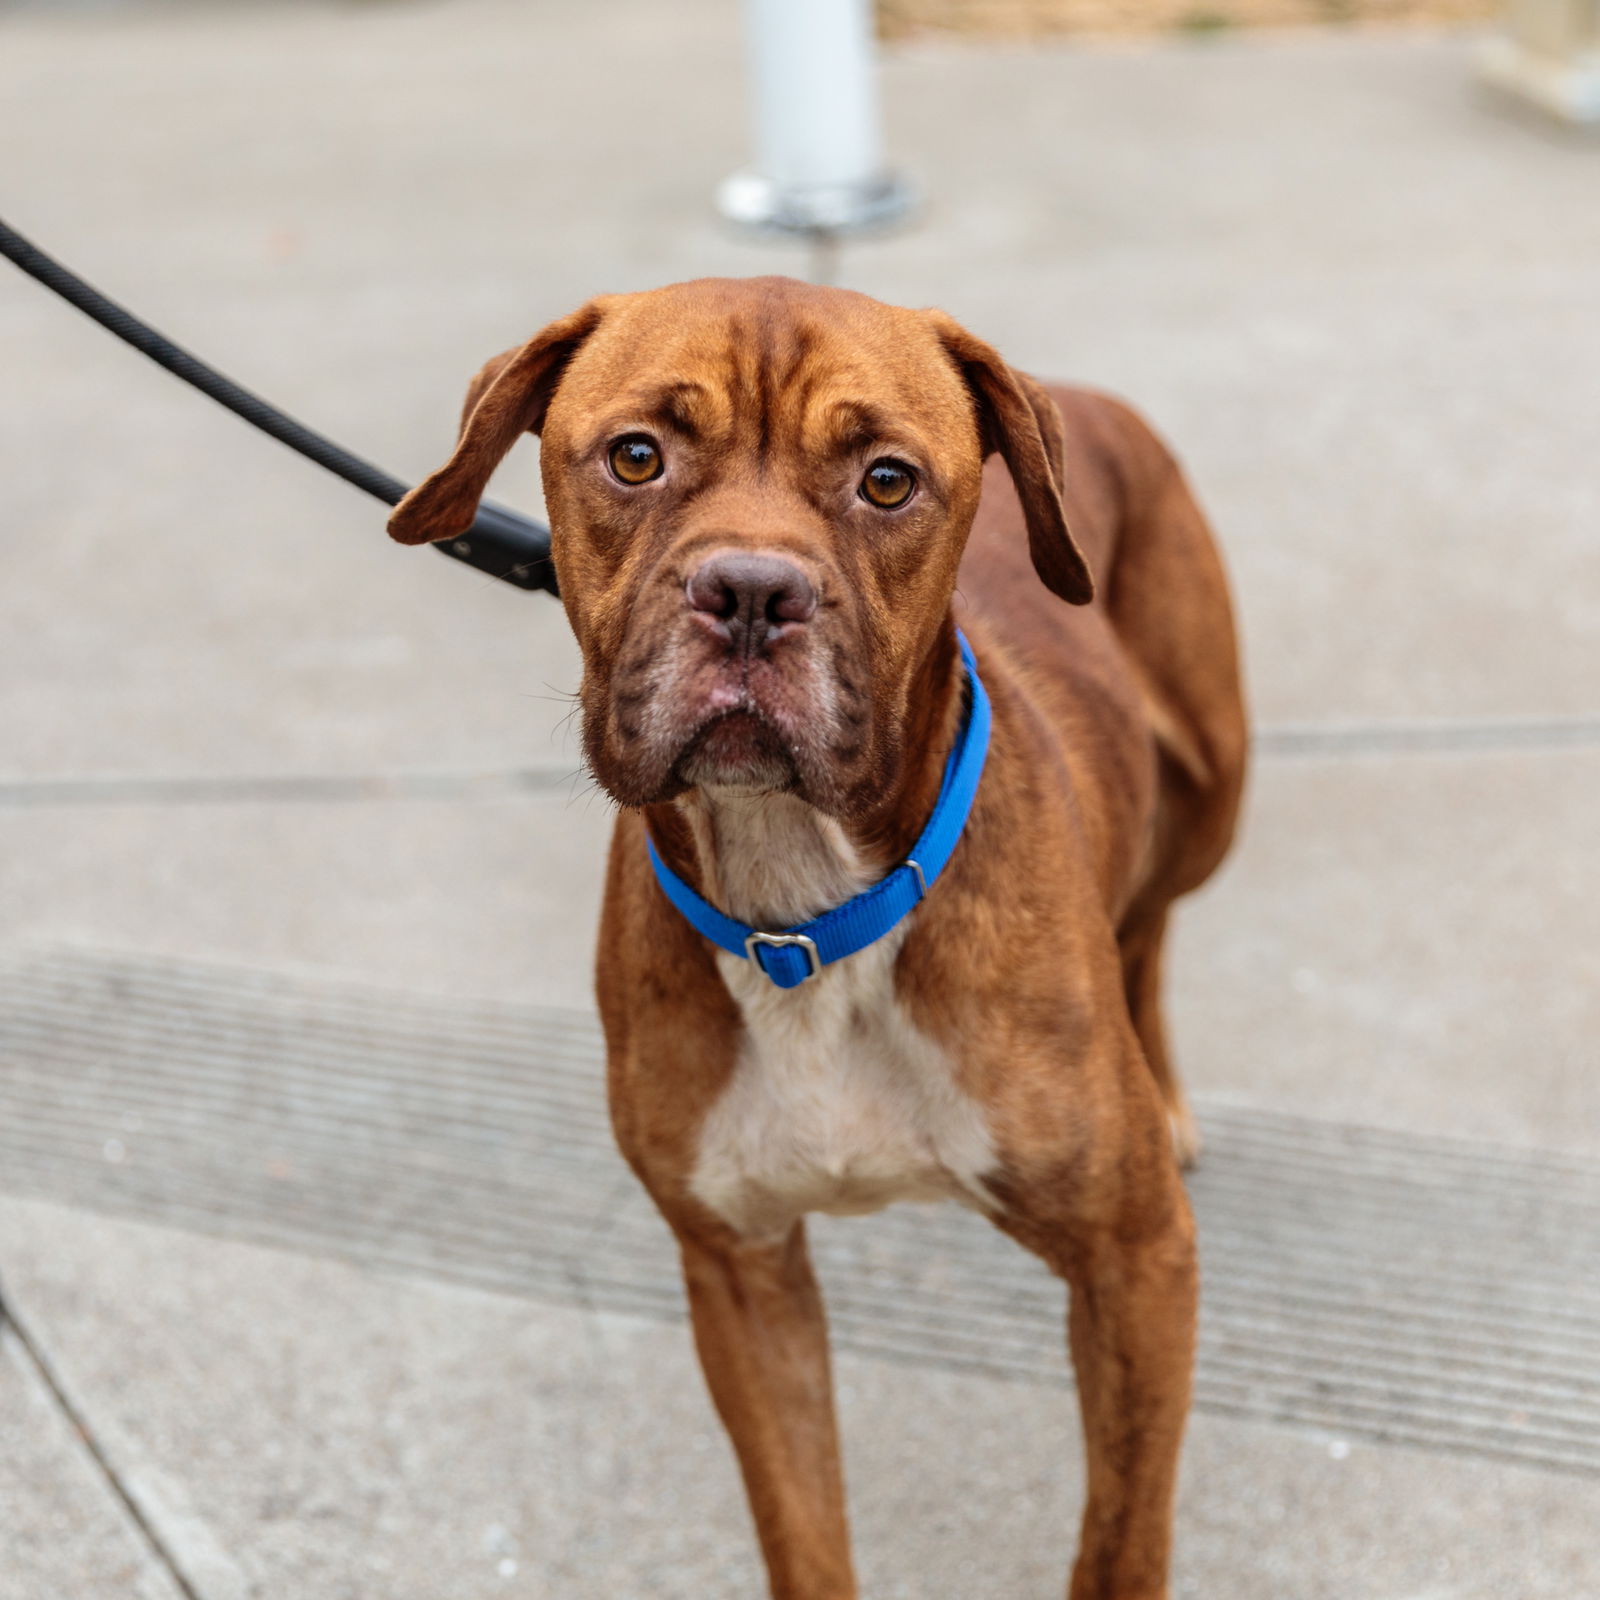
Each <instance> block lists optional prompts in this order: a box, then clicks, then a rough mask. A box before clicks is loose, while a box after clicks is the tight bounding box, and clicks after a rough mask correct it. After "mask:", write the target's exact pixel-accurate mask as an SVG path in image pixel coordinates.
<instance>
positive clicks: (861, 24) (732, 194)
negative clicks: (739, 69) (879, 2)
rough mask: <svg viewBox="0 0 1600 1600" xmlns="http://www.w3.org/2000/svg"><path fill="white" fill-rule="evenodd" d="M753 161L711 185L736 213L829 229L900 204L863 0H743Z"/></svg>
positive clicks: (891, 211)
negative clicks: (888, 161)
mask: <svg viewBox="0 0 1600 1600" xmlns="http://www.w3.org/2000/svg"><path fill="white" fill-rule="evenodd" d="M745 26H746V33H747V45H748V51H749V60H750V94H751V100H752V110H753V112H754V121H755V135H756V165H755V167H754V169H753V170H751V171H746V172H739V173H735V174H734V176H733V177H731V178H729V179H728V180H727V181H726V182H725V183H724V184H723V185H722V187H721V189H720V190H719V191H718V196H717V199H718V203H719V205H720V206H721V208H722V210H723V212H724V213H725V214H726V215H727V216H730V217H732V218H734V219H735V220H736V221H739V222H745V223H753V224H756V225H758V226H762V227H776V228H782V229H786V230H790V231H798V232H807V233H819V232H821V233H833V232H840V231H846V230H850V229H854V228H860V227H865V226H869V225H871V224H873V223H879V222H885V221H888V220H889V219H890V218H891V217H894V216H896V215H898V214H899V213H900V212H902V211H903V210H904V209H905V208H906V205H907V204H908V200H909V196H908V194H907V191H906V188H905V185H904V184H903V183H901V182H900V181H899V180H898V179H896V178H895V177H894V176H893V175H892V174H890V173H889V172H888V171H887V170H886V169H885V167H884V162H883V141H882V136H881V134H880V131H879V121H878V85H877V61H876V46H875V41H874V39H873V35H872V6H871V0H745Z"/></svg>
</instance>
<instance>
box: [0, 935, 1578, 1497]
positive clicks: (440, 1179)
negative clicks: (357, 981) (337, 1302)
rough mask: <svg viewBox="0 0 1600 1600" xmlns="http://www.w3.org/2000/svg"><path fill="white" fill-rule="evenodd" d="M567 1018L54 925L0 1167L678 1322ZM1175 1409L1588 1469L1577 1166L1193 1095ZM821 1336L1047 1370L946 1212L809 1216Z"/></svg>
mask: <svg viewBox="0 0 1600 1600" xmlns="http://www.w3.org/2000/svg"><path fill="white" fill-rule="evenodd" d="M601 1079H602V1073H601V1049H600V1041H599V1036H598V1029H597V1025H596V1023H595V1021H594V1019H593V1018H592V1017H590V1016H589V1015H587V1014H586V1013H582V1012H575V1011H558V1010H549V1009H544V1010H541V1009H536V1008H532V1007H521V1006H514V1005H508V1004H505V1003H475V1002H464V1001H460V1000H443V999H433V998H424V997H419V996H414V995H402V994H395V993H391V992H387V991H384V990H382V989H377V988H367V987H361V986H357V985H353V984H348V983H342V982H340V983H335V982H331V981H328V980H326V979H323V978H314V977H299V976H292V975H286V974H275V973H269V972H260V971H253V970H250V969H246V968H227V967H221V966H209V965H203V964H199V963H190V962H181V961H176V960H170V959H156V958H149V957H144V956H130V955H121V954H112V953H105V952H98V951H87V950H75V949H54V950H47V951H40V952H35V953H30V954H27V955H25V956H22V957H19V958H15V959H13V960H11V961H9V962H8V963H6V964H5V965H4V966H3V967H0V1187H3V1188H4V1189H6V1190H8V1191H10V1192H13V1193H16V1194H22V1195H31V1196H36V1197H42V1198H48V1199H54V1200H60V1201H65V1202H69V1203H72V1204H77V1205H83V1206H88V1207H91V1208H96V1209H100V1210H104V1211H110V1212H117V1213H122V1214H126V1215H129V1216H134V1217H138V1218H142V1219H145V1220H150V1221H156V1222H165V1223H170V1224H177V1225H180V1226H185V1227H189V1228H191V1229H196V1230H199V1231H203V1232H209V1233H215V1234H221V1235H225V1236H228V1237H233V1238H239V1239H245V1240H251V1241H254V1242H258V1243H265V1244H272V1245H280V1246H285V1247H289V1248H293V1249H297V1250H302V1251H309V1252H313V1253H321V1254H329V1255H335V1256H338V1257H341V1258H344V1259H348V1260H352V1261H355V1262H359V1263H363V1264H367V1265H370V1266H373V1267H377V1268H381V1269H387V1270H394V1271H401V1272H415V1273H422V1274H427V1275H431V1276H435V1277H438V1278H440V1279H446V1280H451V1281H456V1282H463V1283H469V1284H473V1285H477V1286H481V1287H486V1288H493V1289H498V1290H505V1291H510V1292H513V1293H519V1294H525V1295H529V1296H534V1297H539V1298H544V1299H550V1300H555V1301H560V1302H568V1303H578V1304H584V1305H592V1306H599V1307H603V1308H609V1309H617V1310H627V1311H634V1312H643V1313H646V1314H650V1315H655V1316H661V1317H672V1318H675V1317H678V1316H680V1315H681V1314H682V1308H681V1298H680V1292H679V1287H678V1282H677V1277H676V1271H675V1255H674V1252H673V1250H672V1249H671V1246H670V1243H669V1241H668V1239H667V1238H666V1236H665V1230H664V1228H663V1226H662V1224H661V1223H660V1222H659V1221H658V1219H657V1218H656V1217H655V1215H654V1212H653V1210H652V1209H651V1207H650V1205H649V1203H648V1202H647V1201H646V1200H645V1198H644V1197H643V1195H642V1193H641V1192H640V1191H639V1190H638V1188H637V1186H636V1185H635V1183H634V1181H633V1179H632V1177H631V1175H630V1174H629V1173H628V1172H627V1171H626V1169H625V1168H624V1167H623V1165H622V1163H621V1162H620V1160H619V1159H618V1157H617V1156H616V1154H615V1152H614V1150H613V1149H612V1146H611V1142H610V1135H609V1130H608V1128H607V1125H606V1114H605V1107H604V1096H603V1086H602V1081H601ZM1199 1109H1200V1114H1201V1120H1202V1123H1203V1124H1204V1126H1205V1130H1206V1134H1207V1138H1208V1151H1207V1156H1206V1160H1205V1163H1204V1166H1203V1168H1202V1170H1201V1171H1200V1172H1199V1173H1198V1174H1196V1175H1195V1176H1194V1178H1193V1180H1192V1184H1191V1188H1192V1192H1193V1195H1194V1199H1195V1204H1196V1209H1197V1212H1198V1215H1199V1220H1200V1230H1201V1244H1202V1258H1203V1266H1204V1271H1205V1294H1204V1309H1203V1314H1202V1336H1201V1357H1200V1366H1199V1373H1198V1378H1197V1386H1196V1401H1197V1404H1198V1405H1199V1406H1200V1407H1201V1408H1202V1409H1206V1410H1210V1411H1213V1412H1220V1413H1225V1414H1230V1415H1235V1416H1242V1417H1248V1418H1254V1419H1258V1420H1268V1421H1276V1422H1287V1423H1293V1424H1299V1425H1302V1426H1311V1427H1319V1428H1328V1429H1336V1430H1338V1431H1340V1432H1342V1433H1347V1434H1351V1435H1360V1436H1364V1437H1368V1438H1372V1439H1376V1440H1382V1441H1390V1442H1399V1443H1409V1444H1415V1445H1420V1446H1424V1447H1427V1448H1432V1449H1438V1450H1448V1451H1457V1452H1466V1453H1471V1454H1476V1455H1481V1456H1487V1457H1494V1458H1499V1459H1504V1460H1509V1461H1516V1462H1523V1463H1528V1464H1533V1465H1539V1466H1544V1467H1554V1468H1558V1469H1564V1470H1567V1471H1571V1472H1578V1473H1584V1474H1594V1475H1600V1163H1596V1162H1593V1161H1590V1160H1586V1159H1583V1158H1580V1157H1576V1156H1563V1155H1558V1154H1554V1153H1541V1152H1520V1151H1511V1150H1508V1149H1502V1148H1499V1147H1495V1146H1489V1145H1479V1144H1473V1143H1468V1142H1464V1141H1453V1140H1452V1141H1445V1140H1425V1139H1418V1138H1414V1137H1409V1136H1402V1135H1397V1134H1389V1133H1382V1132H1378V1131H1375V1130H1370V1129H1362V1128H1354V1127H1348V1126H1343V1125H1336V1124H1329V1123H1323V1122H1316V1121H1311V1120H1308V1119H1303V1118H1296V1117H1292V1116H1286V1115H1282V1114H1279V1113H1270V1114H1269V1113H1265V1112H1261V1111H1255V1110H1250V1109H1247V1108H1245V1107H1242V1106H1237V1105H1229V1104H1227V1103H1225V1102H1222V1101H1218V1100H1216V1099H1212V1100H1209V1101H1202V1102H1201V1104H1200V1108H1199ZM813 1238H814V1243H815V1252H816V1256H817V1260H818V1265H819V1269H820V1271H821V1273H822V1275H823V1278H824V1280H825V1284H826V1288H827V1293H828V1301H829V1308H830V1313H831V1317H832V1321H833V1326H834V1331H835V1337H836V1340H837V1342H838V1344H839V1346H840V1347H841V1348H843V1349H848V1350H854V1351H857V1352H862V1353H868V1354H874V1355H880V1356H888V1357H892V1358H897V1359H900V1360H904V1361H907V1362H913V1363H922V1364H931V1365H935V1366H942V1367H950V1368H957V1369H967V1370H973V1371H979V1372H986V1373H991V1374H998V1375H1002V1376H1006V1377H1009V1378H1013V1379H1016V1380H1020V1381H1025V1382H1045V1383H1052V1384H1059V1383H1064V1382H1066V1381H1067V1373H1066V1362H1065V1356H1064V1352H1063V1341H1062V1332H1061V1315H1062V1293H1061V1290H1060V1287H1059V1285H1057V1284H1056V1283H1055V1282H1054V1281H1053V1280H1052V1279H1051V1278H1050V1277H1049V1276H1048V1275H1047V1274H1046V1273H1045V1271H1044V1270H1043V1268H1042V1267H1040V1266H1039V1265H1038V1264H1037V1263H1035V1262H1034V1261H1032V1260H1031V1258H1028V1257H1026V1256H1025V1255H1023V1254H1022V1253H1021V1252H1020V1251H1018V1250H1017V1249H1016V1248H1015V1247H1014V1246H1012V1245H1010V1244H1009V1243H1008V1242H1007V1241H1005V1240H1003V1239H1002V1238H1000V1237H999V1236H998V1235H997V1234H995V1233H994V1232H993V1231H992V1230H991V1229H990V1228H988V1226H987V1225H986V1224H985V1223H984V1222H982V1220H981V1219H979V1218H976V1217H974V1216H971V1215H968V1214H966V1213H964V1212H961V1211H959V1210H957V1209H955V1208H949V1207H942V1208H937V1209H932V1210H923V1209H919V1208H903V1209H900V1210H896V1211H891V1212H888V1213H885V1214H883V1215H881V1216H879V1217H875V1218H870V1219H850V1220H848V1221H835V1220H833V1219H826V1218H824V1219H818V1221H817V1224H816V1225H815V1227H814V1232H813Z"/></svg>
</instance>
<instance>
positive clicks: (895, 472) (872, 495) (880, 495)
mask: <svg viewBox="0 0 1600 1600" xmlns="http://www.w3.org/2000/svg"><path fill="white" fill-rule="evenodd" d="M916 486H917V475H916V473H914V472H913V471H912V470H911V468H910V467H908V466H907V465H906V464H905V462H903V461H893V460H889V459H888V458H885V459H884V460H882V461H874V462H873V463H872V465H871V466H870V467H868V468H867V475H866V477H864V478H863V479H862V480H861V498H862V499H863V500H870V501H871V502H872V504H873V505H875V506H878V507H879V508H880V509H882V510H884V511H893V510H894V508H895V507H896V506H903V505H904V504H905V503H906V501H907V500H909V499H910V498H911V491H912V490H913V489H915V488H916Z"/></svg>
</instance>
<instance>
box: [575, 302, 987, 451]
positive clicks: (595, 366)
mask: <svg viewBox="0 0 1600 1600" xmlns="http://www.w3.org/2000/svg"><path fill="white" fill-rule="evenodd" d="M628 427H654V428H660V429H663V430H665V431H670V432H673V433H676V434H679V435H682V436H685V437H688V438H691V439H694V440H696V441H698V442H703V443H705V444H707V445H709V446H711V447H714V448H717V449H719V450H723V451H729V452H740V453H743V452H746V451H753V452H755V453H756V454H758V455H763V456H765V455H773V454H777V453H780V452H799V453H801V454H803V455H807V456H813V457H815V456H819V455H824V454H829V453H834V452H841V451H847V450H850V449H852V448H857V447H861V446H865V445H867V444H882V445H893V446H894V447H896V448H901V449H904V450H906V451H912V452H915V453H917V454H918V455H919V456H924V457H926V458H928V464H929V465H930V466H932V465H934V464H935V463H936V459H937V457H938V456H939V454H941V453H942V452H944V453H947V452H948V451H949V450H950V448H951V445H952V443H953V442H959V441H965V440H974V441H975V440H976V437H977V435H976V423H975V421H974V415H973V405H972V399H971V395H970V393H969V391H968V389H967V387H966V385H965V384H964V383H963V381H962V378H961V375H960V373H959V372H958V371H957V370H956V368H955V366H954V364H953V363H952V362H951V360H950V358H949V355H948V353H947V351H946V350H945V348H944V346H943V345H942V343H941V342H940V340H939V338H938V336H937V333H936V332H935V330H934V328H933V327H932V325H931V324H930V323H929V321H928V319H927V318H926V317H925V316H924V315H923V314H922V313H920V312H916V311H907V310H904V309H902V308H900V307H897V306H887V305H883V304H881V303H879V302H878V301H875V300H871V299H869V298H868V297H867V296H865V295H860V294H855V293H852V292H850V291H848V290H841V289H821V288H817V287H815V286H813V285H810V284H804V283H798V282H795V281H794V280H792V279H787V278H755V279H735V280H729V279H707V280H702V281H700V282H697V283H687V284H676V285H673V286H672V287H670V288H667V289H658V290H652V291H649V292H647V293H643V294H635V295H621V296H615V297H609V298H608V299H607V300H606V302H605V315H604V317H603V318H602V319H601V321H600V324H599V326H598V327H597V328H596V330H595V332H594V333H593V335H592V336H591V337H590V338H589V339H588V340H586V341H585V343H584V344H583V346H582V347H581V348H580V349H579V350H578V351H577V352H576V354H575V355H574V356H573V358H572V360H571V362H570V363H569V365H568V367H567V369H566V370H565V372H564V373H563V374H562V378H561V381H560V384H559V386H558V387H557V389H556V393H555V396H554V399H553V401H552V404H551V407H550V414H549V416H548V418H547V420H546V424H545V441H546V447H547V448H548V447H549V446H550V445H551V444H555V445H557V447H558V448H559V447H562V446H565V447H567V448H569V449H572V450H574V451H576V452H582V451H583V450H585V449H587V448H588V447H590V446H591V444H592V443H593V441H594V440H595V439H596V438H598V437H602V436H609V435H610V434H612V433H615V432H616V431H618V430H620V429H623V428H628Z"/></svg>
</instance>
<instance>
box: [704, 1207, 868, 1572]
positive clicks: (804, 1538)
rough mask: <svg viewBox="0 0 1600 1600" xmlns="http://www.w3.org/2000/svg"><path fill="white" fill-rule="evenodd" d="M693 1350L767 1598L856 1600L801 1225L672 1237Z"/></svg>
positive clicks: (817, 1309)
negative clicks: (772, 1240) (752, 1535)
mask: <svg viewBox="0 0 1600 1600" xmlns="http://www.w3.org/2000/svg"><path fill="white" fill-rule="evenodd" d="M678 1243H679V1246H680V1248H681V1250H682V1252H683V1273H684V1281H685V1282H686V1284H687V1285H688V1290H689V1310H690V1314H691V1316H692V1318H693V1321H694V1337H695V1345H696V1347H697V1349H698V1350H699V1352H700V1364H701V1366H702V1367H703V1368H704V1369H705V1375H706V1382H707V1384H708V1386H709V1387H710V1390H711V1397H712V1399H713V1400H714V1401H715V1402H716V1406H717V1410H718V1412H719V1413H720V1414H721V1416H722V1421H723V1424H724V1426H725V1427H726V1428H727V1430H728V1433H729V1435H730V1436H731V1437H732V1439H733V1445H734V1449H735V1450H736V1451H737V1452H738V1456H739V1466H740V1468H741V1470H742V1471H743V1473H744V1481H745V1489H746V1492H747V1493H748V1494H749V1497H750V1508H751V1511H752V1512H753V1513H754V1516H755V1522H756V1531H757V1533H758V1534H759V1536H760V1539H761V1549H762V1553H763V1554H764V1555H765V1557H766V1562H767V1572H768V1575H769V1577H770V1579H771V1583H772V1595H773V1600H855V1595H856V1581H855V1576H854V1573H853V1571H852V1569H851V1563H850V1535H849V1530H848V1527H847V1525H846V1521H845V1503H844V1473H843V1470H842V1467H841V1465H840V1460H839V1440H838V1432H837V1429H836V1426H835V1422H834V1412H833V1379H832V1375H831V1372H830V1369H829V1361H828V1329H827V1322H826V1320H825V1317H824V1314H823V1309H822V1297H821V1295H820V1293H819V1292H818V1290H817V1283H816V1279H815V1278H814V1277H813V1276H812V1272H811V1262H810V1259H809V1256H808V1255H807V1251H806V1240H805V1228H804V1225H803V1224H801V1223H796V1224H795V1226H794V1228H793V1229H792V1230H791V1232H790V1233H789V1235H788V1237H787V1238H786V1239H785V1240H784V1241H783V1242H782V1243H781V1244H776V1245H755V1244H748V1243H743V1242H740V1241H737V1240H733V1239H731V1238H727V1239H717V1240H715V1241H708V1240H707V1239H705V1238H703V1237H692V1236H690V1235H687V1234H683V1233H680V1235H679V1239H678Z"/></svg>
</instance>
